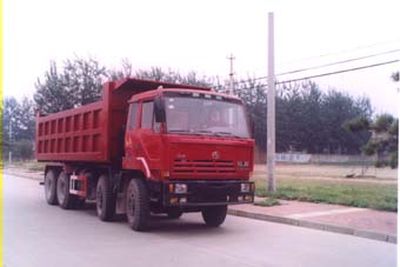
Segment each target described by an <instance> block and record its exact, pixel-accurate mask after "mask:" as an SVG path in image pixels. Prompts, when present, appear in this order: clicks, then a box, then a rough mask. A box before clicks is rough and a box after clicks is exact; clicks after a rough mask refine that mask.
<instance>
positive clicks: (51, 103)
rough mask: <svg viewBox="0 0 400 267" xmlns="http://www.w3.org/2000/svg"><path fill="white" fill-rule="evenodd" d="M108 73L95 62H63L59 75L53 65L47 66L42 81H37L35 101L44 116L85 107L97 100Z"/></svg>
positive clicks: (79, 59) (54, 64)
mask: <svg viewBox="0 0 400 267" xmlns="http://www.w3.org/2000/svg"><path fill="white" fill-rule="evenodd" d="M107 77H108V76H107V70H106V68H105V67H104V66H101V65H100V64H99V62H98V61H97V60H95V59H92V58H89V59H83V58H75V59H73V60H66V61H65V62H64V66H63V69H62V71H61V72H59V71H58V69H57V65H56V63H55V62H51V63H50V69H49V70H48V71H46V73H45V77H44V80H43V81H42V80H41V79H40V78H38V80H37V82H36V84H35V87H36V93H35V94H34V100H35V103H36V108H37V109H38V110H40V111H41V112H43V113H54V112H58V111H61V110H66V109H70V108H73V107H77V106H81V105H85V104H88V103H91V102H95V101H97V100H99V98H100V96H101V88H102V83H103V82H104V81H105V80H106V78H107Z"/></svg>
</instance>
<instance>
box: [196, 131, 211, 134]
mask: <svg viewBox="0 0 400 267" xmlns="http://www.w3.org/2000/svg"><path fill="white" fill-rule="evenodd" d="M196 133H200V134H212V133H213V132H212V131H210V130H197V131H196Z"/></svg>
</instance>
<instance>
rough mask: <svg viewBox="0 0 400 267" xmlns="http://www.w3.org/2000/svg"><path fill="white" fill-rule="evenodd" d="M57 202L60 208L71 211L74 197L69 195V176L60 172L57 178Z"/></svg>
mask: <svg viewBox="0 0 400 267" xmlns="http://www.w3.org/2000/svg"><path fill="white" fill-rule="evenodd" d="M57 201H58V204H59V205H60V207H61V208H63V209H72V208H74V206H75V201H76V196H75V195H71V194H70V193H69V175H68V174H66V173H65V172H61V173H60V175H59V176H58V178H57Z"/></svg>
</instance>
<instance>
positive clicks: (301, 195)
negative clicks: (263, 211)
mask: <svg viewBox="0 0 400 267" xmlns="http://www.w3.org/2000/svg"><path fill="white" fill-rule="evenodd" d="M255 182H256V195H257V196H259V197H269V198H272V199H286V200H299V201H307V202H316V203H318V202H323V203H329V204H340V205H346V206H353V207H360V208H371V209H376V210H385V211H396V212H397V184H381V183H364V182H336V181H332V180H323V179H320V180H307V179H290V178H289V179H278V181H277V190H276V192H274V193H268V192H267V190H266V180H265V179H257V180H255Z"/></svg>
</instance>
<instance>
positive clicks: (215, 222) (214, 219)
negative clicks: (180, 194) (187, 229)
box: [201, 205, 228, 227]
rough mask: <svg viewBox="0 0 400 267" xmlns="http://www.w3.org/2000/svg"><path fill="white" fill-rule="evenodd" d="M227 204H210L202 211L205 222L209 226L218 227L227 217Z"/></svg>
mask: <svg viewBox="0 0 400 267" xmlns="http://www.w3.org/2000/svg"><path fill="white" fill-rule="evenodd" d="M227 210H228V208H227V206H226V205H223V206H210V207H206V208H204V209H203V210H202V211H201V215H202V216H203V219H204V222H205V223H206V225H207V226H210V227H218V226H220V225H221V224H222V223H223V222H224V221H225V218H226V213H227Z"/></svg>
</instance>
